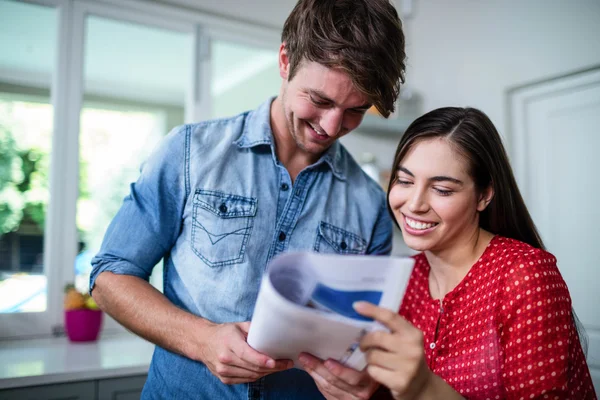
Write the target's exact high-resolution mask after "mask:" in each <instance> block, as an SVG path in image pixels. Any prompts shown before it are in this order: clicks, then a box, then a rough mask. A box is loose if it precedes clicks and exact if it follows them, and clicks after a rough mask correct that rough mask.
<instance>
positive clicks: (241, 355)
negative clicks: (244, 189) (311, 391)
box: [197, 322, 294, 385]
mask: <svg viewBox="0 0 600 400" xmlns="http://www.w3.org/2000/svg"><path fill="white" fill-rule="evenodd" d="M249 328H250V322H239V323H228V324H210V325H208V326H206V327H205V328H204V329H206V330H205V334H204V335H203V339H202V346H201V351H200V354H199V357H197V359H198V360H199V361H201V362H203V363H204V364H205V365H206V366H207V367H208V369H209V370H210V371H211V372H212V373H213V375H215V376H216V377H217V378H219V379H220V380H221V382H223V383H225V384H228V385H232V384H236V383H246V382H253V381H255V380H257V379H259V378H261V377H263V376H265V375H269V374H272V373H273V372H278V371H283V370H286V369H289V368H291V367H293V365H294V363H293V361H291V360H274V359H272V358H271V357H269V356H267V355H265V354H262V353H259V352H258V351H256V350H254V349H253V348H252V347H250V346H249V345H248V343H246V337H247V336H248V329H249Z"/></svg>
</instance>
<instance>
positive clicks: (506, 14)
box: [406, 0, 600, 134]
mask: <svg viewBox="0 0 600 400" xmlns="http://www.w3.org/2000/svg"><path fill="white" fill-rule="evenodd" d="M406 35H407V37H408V49H407V50H408V51H407V53H408V56H409V60H408V73H407V81H408V83H410V84H411V85H412V86H413V87H414V88H415V89H416V90H418V91H420V92H422V94H423V96H424V110H430V109H433V108H437V107H441V106H446V105H460V106H464V105H470V106H474V107H477V108H481V109H482V110H483V111H484V112H486V113H487V114H488V115H489V116H490V118H491V119H492V121H493V122H494V123H495V124H496V127H497V128H498V129H499V130H500V132H501V133H503V134H504V132H505V128H506V105H505V99H506V96H505V94H506V91H507V89H509V88H511V87H514V86H519V85H523V84H527V83H530V82H532V81H536V80H540V79H546V78H550V77H553V76H557V75H562V74H566V73H569V72H572V71H576V70H580V69H583V68H587V67H591V66H594V65H600V1H598V0H570V1H564V0H525V1H524V0H486V1H483V0H480V1H477V0H452V1H447V0H420V1H417V2H416V5H415V13H414V17H413V18H412V19H409V20H407V21H406Z"/></svg>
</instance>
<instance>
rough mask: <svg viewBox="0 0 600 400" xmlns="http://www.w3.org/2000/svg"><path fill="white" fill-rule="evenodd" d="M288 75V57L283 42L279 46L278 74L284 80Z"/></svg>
mask: <svg viewBox="0 0 600 400" xmlns="http://www.w3.org/2000/svg"><path fill="white" fill-rule="evenodd" d="M289 75H290V59H289V57H288V54H287V50H286V48H285V42H283V43H281V45H280V46H279V76H281V78H282V79H283V80H285V81H287V80H288V77H289Z"/></svg>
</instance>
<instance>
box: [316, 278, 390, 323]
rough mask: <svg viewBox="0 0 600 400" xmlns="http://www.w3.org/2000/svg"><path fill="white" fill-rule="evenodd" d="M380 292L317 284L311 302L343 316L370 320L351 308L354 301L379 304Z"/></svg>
mask: <svg viewBox="0 0 600 400" xmlns="http://www.w3.org/2000/svg"><path fill="white" fill-rule="evenodd" d="M381 295H382V292H380V291H374V290H361V291H346V290H336V289H332V288H330V287H328V286H325V285H322V284H320V283H319V284H318V285H317V287H316V289H315V291H314V292H313V294H312V299H311V300H312V302H313V303H316V304H317V305H318V306H321V307H325V308H327V309H329V310H331V311H333V312H336V313H338V314H341V315H343V316H345V317H348V318H352V319H357V320H361V321H372V319H371V318H367V317H363V316H362V315H360V314H358V313H357V312H356V311H354V308H352V304H353V303H354V302H355V301H368V302H370V303H373V304H379V301H380V300H381Z"/></svg>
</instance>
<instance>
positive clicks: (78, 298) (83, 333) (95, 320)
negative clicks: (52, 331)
mask: <svg viewBox="0 0 600 400" xmlns="http://www.w3.org/2000/svg"><path fill="white" fill-rule="evenodd" d="M64 309H65V331H66V333H67V337H68V338H69V340H70V341H72V342H93V341H95V340H97V339H98V334H99V333H100V328H101V327H102V317H103V313H102V310H100V308H98V305H97V304H96V302H95V301H94V298H93V297H92V296H90V295H89V294H87V293H85V294H84V293H81V292H79V291H78V290H77V289H76V288H75V285H73V284H68V285H67V286H66V287H65V299H64Z"/></svg>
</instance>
